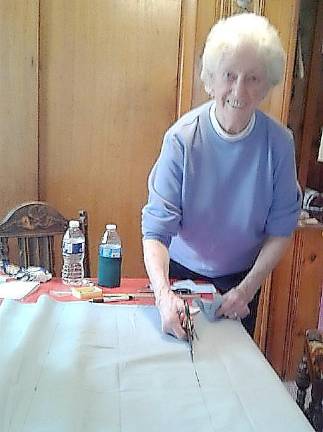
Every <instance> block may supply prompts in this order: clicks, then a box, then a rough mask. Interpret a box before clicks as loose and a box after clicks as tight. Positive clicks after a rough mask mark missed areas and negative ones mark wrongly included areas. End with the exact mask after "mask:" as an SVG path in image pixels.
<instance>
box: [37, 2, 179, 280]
mask: <svg viewBox="0 0 323 432" xmlns="http://www.w3.org/2000/svg"><path fill="white" fill-rule="evenodd" d="M180 19H181V2H180V1H178V0H164V1H158V2H155V1H154V2H146V1H127V0H111V1H102V0H70V1H68V2H66V1H64V0H55V2H53V1H51V0H42V1H41V3H40V62H41V75H40V128H39V131H40V196H41V199H43V200H46V201H49V202H50V203H51V204H53V205H54V206H55V208H57V209H59V210H60V211H61V212H62V213H63V214H64V215H65V216H67V217H68V216H69V217H72V216H73V215H75V214H76V213H77V210H78V209H79V208H84V209H86V210H87V211H88V214H89V241H90V245H91V247H90V253H91V261H92V268H91V271H92V274H94V275H95V274H96V267H97V246H98V243H99V241H100V237H101V235H102V233H103V231H104V227H105V224H107V223H116V224H117V225H118V228H119V232H120V236H121V239H122V241H123V247H124V260H123V276H143V275H144V274H145V272H144V266H143V259H142V246H141V231H140V223H141V208H142V206H143V205H144V204H145V202H146V197H147V175H148V172H149V171H150V169H151V166H152V164H153V162H154V161H155V159H156V157H157V155H158V154H159V150H160V146H161V140H162V136H163V134H164V132H165V130H166V129H167V128H168V127H169V125H170V124H171V123H172V122H173V121H174V120H175V118H176V109H177V105H176V96H177V78H178V77H177V72H178V58H179V33H180Z"/></svg>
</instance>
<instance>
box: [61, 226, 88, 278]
mask: <svg viewBox="0 0 323 432" xmlns="http://www.w3.org/2000/svg"><path fill="white" fill-rule="evenodd" d="M84 248H85V237H84V234H83V232H82V230H81V229H80V224H79V221H75V220H71V221H70V222H69V225H68V229H67V231H66V232H65V234H64V237H63V242H62V253H63V260H64V263H63V269H62V280H63V282H64V283H65V284H67V285H81V284H82V281H83V278H84V267H83V261H84Z"/></svg>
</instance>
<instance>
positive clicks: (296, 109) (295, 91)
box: [288, 0, 317, 168]
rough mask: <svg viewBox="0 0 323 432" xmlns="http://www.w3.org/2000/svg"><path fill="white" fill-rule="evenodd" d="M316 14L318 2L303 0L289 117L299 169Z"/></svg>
mask: <svg viewBox="0 0 323 432" xmlns="http://www.w3.org/2000/svg"><path fill="white" fill-rule="evenodd" d="M316 14H317V2H316V1H315V0H314V1H308V0H301V2H300V10H299V24H298V39H297V47H296V57H295V67H294V74H293V85H292V91H291V101H290V107H289V116H288V126H289V127H290V128H291V129H292V130H293V134H294V139H295V145H296V166H297V168H298V167H299V165H300V150H301V142H302V131H303V126H304V121H303V119H304V112H305V98H306V89H307V86H308V78H309V69H310V60H311V52H312V48H313V39H314V29H315V21H316Z"/></svg>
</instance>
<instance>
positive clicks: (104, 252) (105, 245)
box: [98, 225, 122, 288]
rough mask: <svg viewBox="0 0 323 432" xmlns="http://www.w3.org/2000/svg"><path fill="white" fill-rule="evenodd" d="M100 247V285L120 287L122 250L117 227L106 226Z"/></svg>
mask: <svg viewBox="0 0 323 432" xmlns="http://www.w3.org/2000/svg"><path fill="white" fill-rule="evenodd" d="M105 229H106V230H105V233H104V235H103V237H102V240H101V244H100V246H99V262H98V284H99V285H100V286H104V287H109V288H114V287H118V286H120V279H121V260H122V249H121V240H120V237H119V235H118V233H117V226H116V225H106V227H105Z"/></svg>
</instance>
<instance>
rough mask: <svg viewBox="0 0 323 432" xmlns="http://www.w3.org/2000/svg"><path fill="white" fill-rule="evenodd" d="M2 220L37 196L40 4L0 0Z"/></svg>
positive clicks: (0, 179)
mask: <svg viewBox="0 0 323 432" xmlns="http://www.w3.org/2000/svg"><path fill="white" fill-rule="evenodd" d="M0 58H1V67H0V119H1V121H0V183H1V189H0V203H1V204H0V218H1V219H2V217H4V216H5V214H6V213H7V212H8V210H9V209H11V208H12V207H14V206H15V205H16V204H18V203H20V202H22V201H28V200H32V199H37V197H38V120H37V112H38V0H25V1H21V0H10V1H9V0H0Z"/></svg>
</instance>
